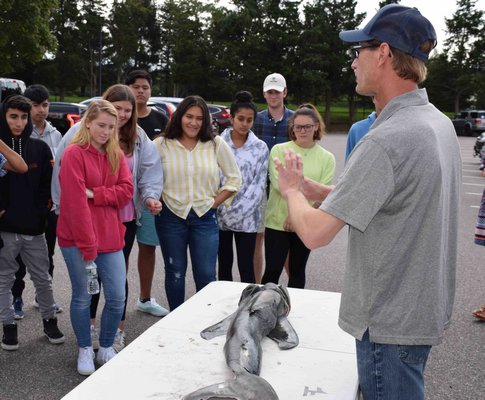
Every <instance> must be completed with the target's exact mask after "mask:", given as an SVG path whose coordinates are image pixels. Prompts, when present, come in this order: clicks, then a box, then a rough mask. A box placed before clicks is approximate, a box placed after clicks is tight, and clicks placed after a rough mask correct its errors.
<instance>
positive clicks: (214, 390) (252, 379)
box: [182, 371, 279, 400]
mask: <svg viewBox="0 0 485 400" xmlns="http://www.w3.org/2000/svg"><path fill="white" fill-rule="evenodd" d="M182 400H279V398H278V395H277V394H276V392H275V391H274V389H273V388H272V387H271V385H270V384H269V383H268V382H267V381H266V380H265V379H263V378H261V377H260V376H258V375H253V374H250V373H248V372H246V371H244V372H241V373H238V374H237V375H236V376H235V378H234V379H229V380H227V381H224V382H221V383H216V384H214V385H210V386H206V387H204V388H202V389H198V390H196V391H195V392H192V393H190V394H188V395H186V396H184V397H183V398H182Z"/></svg>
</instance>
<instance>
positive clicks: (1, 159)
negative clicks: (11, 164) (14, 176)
mask: <svg viewBox="0 0 485 400" xmlns="http://www.w3.org/2000/svg"><path fill="white" fill-rule="evenodd" d="M6 162H7V159H6V158H5V156H4V155H3V154H2V153H0V178H1V177H2V176H5V174H6V173H7V171H6V170H5V169H3V166H4V164H5V163H6Z"/></svg>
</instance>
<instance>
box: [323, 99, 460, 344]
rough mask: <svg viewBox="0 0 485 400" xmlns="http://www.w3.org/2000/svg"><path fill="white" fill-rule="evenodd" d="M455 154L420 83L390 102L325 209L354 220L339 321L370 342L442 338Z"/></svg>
mask: <svg viewBox="0 0 485 400" xmlns="http://www.w3.org/2000/svg"><path fill="white" fill-rule="evenodd" d="M460 190H461V157H460V149H459V145H458V141H457V138H456V134H455V131H454V129H453V126H452V124H451V121H450V119H449V118H448V117H446V116H445V115H443V114H442V113H441V112H439V111H438V110H437V109H436V108H435V107H434V106H433V105H432V104H430V103H429V102H428V97H427V94H426V91H425V90H424V89H418V90H414V91H411V92H408V93H406V94H403V95H401V96H398V97H396V98H394V99H393V100H392V101H391V102H389V103H388V104H387V105H386V107H385V108H384V109H383V110H382V112H381V114H380V115H379V117H378V119H377V120H376V122H375V123H374V124H373V126H372V128H371V130H370V131H369V133H368V134H367V135H366V136H365V137H364V138H363V139H362V140H361V141H360V142H359V144H358V145H357V147H356V148H355V150H354V152H353V153H352V155H351V156H350V158H349V160H348V162H347V164H346V167H345V170H344V171H343V173H342V175H341V177H340V178H339V182H338V183H337V185H336V187H335V189H334V190H333V191H332V193H331V194H330V195H329V196H328V198H327V199H326V200H325V201H324V202H323V203H322V205H321V207H320V208H321V209H322V210H324V211H326V212H327V213H329V214H331V215H333V216H335V217H337V218H339V219H341V220H343V221H345V222H346V223H347V224H348V225H349V226H350V233H349V244H348V252H347V266H346V270H345V278H344V286H343V291H342V300H341V305H340V316H339V325H340V327H341V328H342V329H343V330H344V331H346V332H348V333H349V334H351V335H352V336H354V337H355V338H357V339H359V340H360V339H361V338H362V335H363V334H364V332H365V331H366V330H367V329H369V334H370V340H371V341H373V342H376V343H388V344H402V345H433V344H438V343H439V342H440V341H441V339H442V336H443V331H444V329H445V328H446V327H447V326H448V324H449V321H450V317H451V311H452V306H453V300H454V294H455V269H456V258H457V228H458V212H459V202H460Z"/></svg>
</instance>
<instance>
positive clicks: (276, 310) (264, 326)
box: [182, 283, 298, 400]
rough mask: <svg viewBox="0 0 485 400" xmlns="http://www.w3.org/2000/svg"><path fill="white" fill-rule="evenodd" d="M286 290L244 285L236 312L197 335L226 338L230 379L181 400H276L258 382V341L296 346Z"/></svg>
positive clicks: (270, 285) (264, 383)
mask: <svg viewBox="0 0 485 400" xmlns="http://www.w3.org/2000/svg"><path fill="white" fill-rule="evenodd" d="M290 308H291V306H290V296H289V294H288V290H287V289H286V288H284V287H283V286H281V285H276V284H274V283H267V284H266V285H264V286H259V285H254V284H251V285H248V286H247V287H246V288H245V289H244V290H243V292H242V294H241V298H240V299H239V304H238V308H237V310H236V312H235V313H234V314H231V315H230V316H229V317H227V318H225V319H223V320H222V321H220V322H218V323H217V324H215V325H212V326H210V327H208V328H206V329H204V330H203V331H202V332H201V334H200V335H201V336H202V337H203V338H204V339H207V340H209V339H212V338H214V337H216V336H220V335H223V334H226V343H225V345H224V355H225V358H226V363H227V365H228V366H229V368H231V370H232V371H233V372H234V379H230V380H227V381H225V382H222V383H217V384H214V385H210V386H207V387H205V388H202V389H199V390H196V391H195V392H192V393H190V394H188V395H187V396H185V397H183V399H182V400H218V399H219V400H222V399H224V400H278V395H277V394H276V392H275V391H274V389H273V388H272V387H271V385H270V384H269V383H268V382H267V381H266V380H264V379H263V378H261V377H260V376H258V375H259V372H260V370H261V358H262V349H261V340H262V339H263V338H264V337H265V336H268V337H269V338H271V339H273V340H274V341H275V342H276V343H278V346H279V348H280V349H282V350H286V349H291V348H293V347H295V346H297V345H298V335H297V334H296V332H295V330H294V329H293V327H292V326H291V324H290V322H289V321H288V319H287V316H288V313H289V312H290Z"/></svg>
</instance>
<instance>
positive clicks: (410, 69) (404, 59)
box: [391, 40, 436, 85]
mask: <svg viewBox="0 0 485 400" xmlns="http://www.w3.org/2000/svg"><path fill="white" fill-rule="evenodd" d="M435 44H436V42H435V41H434V40H427V41H426V42H424V43H423V44H422V45H421V46H420V48H419V50H420V51H421V52H423V53H429V52H430V51H431V50H433V48H434V46H435ZM391 51H392V59H391V63H392V68H393V69H394V71H396V74H397V75H398V76H399V77H400V78H402V79H409V80H412V81H413V82H415V83H417V84H418V85H419V84H420V83H423V82H424V80H425V79H426V75H427V73H428V69H427V68H426V64H425V63H424V61H421V60H419V59H418V58H416V57H413V56H411V55H409V54H407V53H405V52H403V51H401V50H398V49H395V48H393V47H391Z"/></svg>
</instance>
